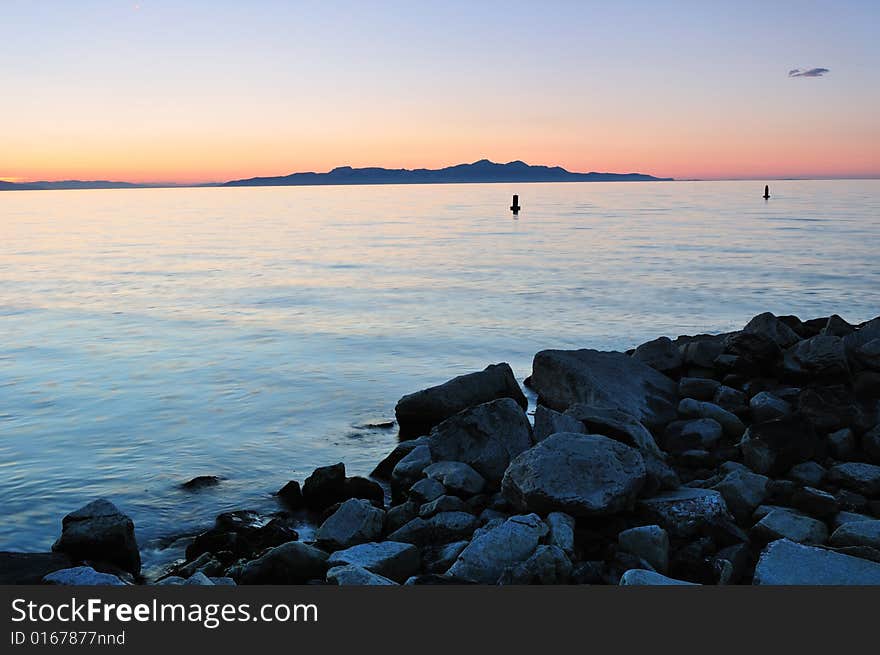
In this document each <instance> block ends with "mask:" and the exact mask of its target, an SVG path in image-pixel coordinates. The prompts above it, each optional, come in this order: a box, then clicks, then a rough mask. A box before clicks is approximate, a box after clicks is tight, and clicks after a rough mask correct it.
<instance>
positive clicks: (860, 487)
mask: <svg viewBox="0 0 880 655" xmlns="http://www.w3.org/2000/svg"><path fill="white" fill-rule="evenodd" d="M828 479H829V480H831V481H832V482H836V483H838V484H840V485H842V486H844V487H846V488H847V489H850V490H851V491H855V492H856V493H859V494H863V495H865V496H877V495H880V466H877V465H876V464H865V463H863V462H847V463H845V464H837V465H836V466H832V467H831V468H830V469H829V470H828Z"/></svg>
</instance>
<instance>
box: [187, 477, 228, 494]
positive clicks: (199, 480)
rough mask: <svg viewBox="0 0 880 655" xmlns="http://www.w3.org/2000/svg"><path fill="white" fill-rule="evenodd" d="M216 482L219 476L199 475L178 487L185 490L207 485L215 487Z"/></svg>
mask: <svg viewBox="0 0 880 655" xmlns="http://www.w3.org/2000/svg"><path fill="white" fill-rule="evenodd" d="M218 484H220V478H219V477H217V476H216V475H199V476H196V477H194V478H193V479H192V480H188V481H186V482H184V483H183V484H182V485H180V488H181V489H186V490H187V491H198V490H200V489H206V488H208V487H216V486H217V485H218Z"/></svg>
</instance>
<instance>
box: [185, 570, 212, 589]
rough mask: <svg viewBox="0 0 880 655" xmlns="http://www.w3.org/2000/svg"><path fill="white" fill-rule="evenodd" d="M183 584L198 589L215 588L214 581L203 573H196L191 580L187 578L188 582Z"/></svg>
mask: <svg viewBox="0 0 880 655" xmlns="http://www.w3.org/2000/svg"><path fill="white" fill-rule="evenodd" d="M183 584H185V585H192V586H197V587H213V586H214V581H213V580H211V578H209V577H208V576H206V575H205V574H204V573H202V572H201V571H196V572H195V573H193V574H192V575H191V576H190V577H189V578H187V580H186V582H184V583H183Z"/></svg>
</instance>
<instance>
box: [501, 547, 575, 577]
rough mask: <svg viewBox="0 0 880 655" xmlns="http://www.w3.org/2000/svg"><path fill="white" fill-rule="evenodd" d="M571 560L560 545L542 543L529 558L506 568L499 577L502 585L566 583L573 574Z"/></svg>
mask: <svg viewBox="0 0 880 655" xmlns="http://www.w3.org/2000/svg"><path fill="white" fill-rule="evenodd" d="M571 569H572V566H571V561H570V560H569V559H568V557H567V556H566V554H565V553H564V552H563V551H562V549H561V548H559V547H558V546H546V545H541V546H538V547H537V548H535V552H533V553H532V554H531V555H530V556H529V558H528V559H527V560H526V561H524V562H520V563H519V564H515V565H513V566H510V567H508V568H506V569H505V570H504V573H502V574H501V576H500V578H499V579H498V584H502V585H533V584H540V585H555V584H566V583H567V582H568V580H569V578H570V576H571Z"/></svg>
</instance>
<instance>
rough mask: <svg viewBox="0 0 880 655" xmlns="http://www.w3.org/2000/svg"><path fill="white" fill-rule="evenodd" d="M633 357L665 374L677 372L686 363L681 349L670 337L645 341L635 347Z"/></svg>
mask: <svg viewBox="0 0 880 655" xmlns="http://www.w3.org/2000/svg"><path fill="white" fill-rule="evenodd" d="M632 358H633V359H635V360H638V361H639V362H641V363H642V364H647V365H648V366H650V367H651V368H653V369H654V370H657V371H660V372H661V373H665V374H670V373H675V372H677V371H678V370H679V369H680V368H681V367H682V365H683V364H684V357H682V354H681V351H680V350H679V348H678V346H677V345H676V344H675V343H673V341H672V340H671V339H670V338H669V337H660V338H658V339H654V340H653V341H648V342H647V343H643V344H642V345H640V346H638V347H637V348H636V349H635V352H633V354H632Z"/></svg>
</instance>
